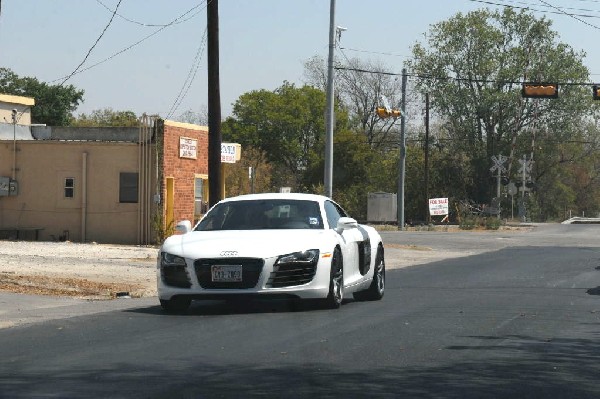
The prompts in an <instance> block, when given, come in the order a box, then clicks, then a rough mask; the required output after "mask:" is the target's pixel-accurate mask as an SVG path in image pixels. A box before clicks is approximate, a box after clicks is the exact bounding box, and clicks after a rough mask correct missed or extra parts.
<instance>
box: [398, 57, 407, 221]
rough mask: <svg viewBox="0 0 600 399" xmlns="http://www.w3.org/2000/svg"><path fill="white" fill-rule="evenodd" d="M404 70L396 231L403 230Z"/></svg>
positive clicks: (404, 162) (404, 160) (403, 78)
mask: <svg viewBox="0 0 600 399" xmlns="http://www.w3.org/2000/svg"><path fill="white" fill-rule="evenodd" d="M405 129H406V68H402V102H401V103H400V160H399V162H398V199H397V201H398V210H397V212H398V230H404V177H405V175H406V171H405V165H406V131H405Z"/></svg>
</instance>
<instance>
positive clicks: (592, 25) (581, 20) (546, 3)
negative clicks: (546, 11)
mask: <svg viewBox="0 0 600 399" xmlns="http://www.w3.org/2000/svg"><path fill="white" fill-rule="evenodd" d="M539 2H540V3H543V4H545V5H547V6H548V7H552V8H554V9H555V10H558V11H560V13H561V14H564V15H567V16H569V17H571V18H573V19H575V20H577V21H579V22H582V23H584V24H586V25H588V26H591V27H592V28H594V29H600V28H599V27H598V26H596V25H594V24H591V23H589V22H587V21H584V20H583V19H581V18H579V17H578V16H576V15H575V14H570V13H568V12H566V11H563V10H562V9H561V8H559V7H555V6H553V5H552V4H550V3H548V2H545V1H544V0H539Z"/></svg>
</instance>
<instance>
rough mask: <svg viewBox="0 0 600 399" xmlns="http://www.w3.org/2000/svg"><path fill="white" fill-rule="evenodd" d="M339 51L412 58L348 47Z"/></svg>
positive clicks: (405, 56) (410, 56)
mask: <svg viewBox="0 0 600 399" xmlns="http://www.w3.org/2000/svg"><path fill="white" fill-rule="evenodd" d="M339 49H340V50H348V51H355V52H358V53H368V54H380V55H390V56H393V57H404V58H412V55H403V54H395V53H385V52H381V51H369V50H360V49H355V48H348V47H340V48H339Z"/></svg>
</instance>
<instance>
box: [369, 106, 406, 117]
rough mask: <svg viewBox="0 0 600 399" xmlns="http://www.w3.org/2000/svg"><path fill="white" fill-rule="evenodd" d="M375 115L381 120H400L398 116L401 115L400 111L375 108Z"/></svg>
mask: <svg viewBox="0 0 600 399" xmlns="http://www.w3.org/2000/svg"><path fill="white" fill-rule="evenodd" d="M375 113H376V114H377V116H379V117H380V118H382V119H385V118H390V117H391V118H394V119H397V118H400V116H401V115H402V113H401V112H400V110H398V109H388V108H385V107H377V108H376V109H375Z"/></svg>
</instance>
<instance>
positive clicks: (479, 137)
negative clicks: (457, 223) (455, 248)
mask: <svg viewBox="0 0 600 399" xmlns="http://www.w3.org/2000/svg"><path fill="white" fill-rule="evenodd" d="M426 37H427V44H426V45H424V44H421V43H417V44H416V45H415V46H414V48H413V55H414V60H412V61H409V62H408V63H407V66H408V67H409V69H410V72H411V74H412V75H416V76H418V80H417V81H416V89H417V90H418V91H419V92H420V93H422V94H424V93H430V98H431V107H432V109H433V110H434V111H436V113H437V115H438V116H439V117H440V118H441V119H442V121H443V122H444V130H445V131H446V134H447V136H448V138H449V141H448V142H447V150H448V152H449V153H450V154H452V155H451V156H450V155H449V156H448V160H450V158H455V159H457V160H460V162H461V164H462V165H464V167H465V168H467V170H468V171H469V173H468V176H466V177H467V181H468V182H469V183H468V184H467V185H466V186H465V187H464V188H465V192H464V195H465V196H467V197H470V198H473V199H475V200H477V201H482V202H483V201H489V199H490V197H491V195H493V193H494V190H493V184H492V183H491V182H490V179H489V178H490V172H489V167H490V166H491V156H492V155H497V154H504V155H512V156H513V157H512V159H511V161H512V163H515V162H516V161H515V159H516V158H519V157H521V155H522V153H523V152H528V150H529V148H530V147H531V144H528V145H527V146H526V147H520V148H519V147H517V152H512V146H511V144H512V142H513V139H519V140H517V142H518V143H523V142H527V141H529V142H531V137H532V136H531V135H532V132H534V131H536V130H540V129H546V130H547V131H548V132H549V134H554V133H555V132H558V131H564V130H561V127H565V126H577V125H578V123H579V121H581V120H582V119H585V118H586V117H588V116H590V115H591V108H590V106H589V105H590V100H589V94H588V91H587V89H586V88H585V87H582V86H578V85H563V86H561V87H560V91H561V92H560V97H559V98H558V99H556V100H539V99H523V98H521V95H520V90H521V83H520V82H523V81H539V82H561V83H580V82H585V81H587V79H588V75H589V73H588V70H587V68H586V67H585V66H584V65H583V62H582V58H583V55H584V54H582V53H578V52H576V51H574V50H573V49H572V48H571V47H570V46H568V45H567V44H564V43H560V42H558V40H557V39H558V35H557V33H556V32H554V31H553V30H551V22H550V21H548V20H546V19H545V18H541V19H537V18H535V17H534V16H533V15H531V14H528V13H526V12H515V11H514V10H512V9H511V8H508V7H506V8H505V9H504V10H503V11H490V10H485V9H483V10H477V11H473V12H470V13H468V14H462V13H458V14H456V15H455V16H454V17H452V18H450V19H449V20H447V21H443V22H440V23H438V24H435V25H433V26H432V27H431V29H430V31H429V32H428V34H427V36H426ZM568 131H569V132H571V133H573V132H574V131H573V129H569V130H568ZM525 137H526V138H528V139H529V140H527V139H525V140H523V139H524V138H525ZM541 157H543V154H540V155H539V156H538V159H539V158H541ZM453 163H454V162H453ZM454 164H456V163H454ZM515 171H516V167H513V168H512V172H513V173H514V172H515ZM511 177H513V176H511Z"/></svg>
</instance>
